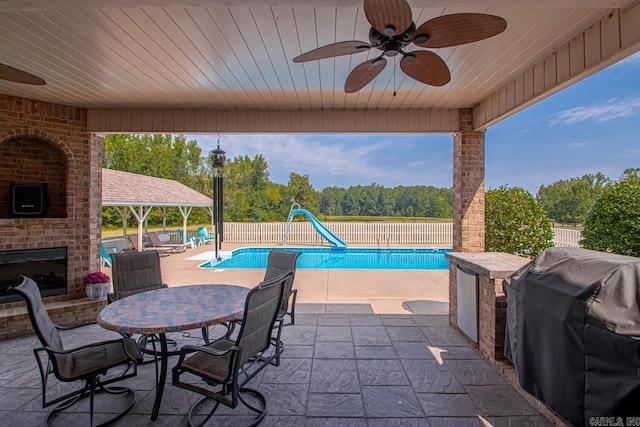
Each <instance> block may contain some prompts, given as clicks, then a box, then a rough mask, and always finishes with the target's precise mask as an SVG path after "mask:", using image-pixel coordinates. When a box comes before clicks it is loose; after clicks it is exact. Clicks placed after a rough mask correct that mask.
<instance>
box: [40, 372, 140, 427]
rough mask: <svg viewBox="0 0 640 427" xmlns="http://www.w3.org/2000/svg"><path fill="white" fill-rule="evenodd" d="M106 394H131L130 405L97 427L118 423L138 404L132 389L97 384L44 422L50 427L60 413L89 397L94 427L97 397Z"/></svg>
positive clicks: (56, 409) (60, 407) (63, 405)
mask: <svg viewBox="0 0 640 427" xmlns="http://www.w3.org/2000/svg"><path fill="white" fill-rule="evenodd" d="M102 392H105V393H107V394H113V395H115V394H124V393H128V394H130V395H131V396H130V400H129V403H128V405H127V407H126V408H125V409H124V410H122V411H121V412H120V413H118V414H116V415H115V416H112V417H111V418H109V419H107V420H105V421H104V422H102V423H100V424H97V425H95V427H105V426H108V425H111V424H113V423H115V422H116V421H118V420H119V419H121V418H122V417H124V416H125V415H126V414H127V413H129V411H131V409H132V408H133V406H134V405H135V404H136V394H135V392H134V391H133V390H131V389H130V388H127V387H105V386H103V385H102V384H100V382H99V381H98V382H95V383H93V384H92V385H91V386H90V387H89V388H87V390H85V391H84V392H83V393H80V394H78V395H76V396H74V397H72V398H71V399H69V400H66V401H64V402H62V403H61V404H60V405H58V406H56V407H55V408H54V409H53V410H52V411H51V412H50V413H49V414H48V415H47V417H46V418H45V420H44V423H43V424H44V426H46V427H48V426H50V425H51V422H52V421H53V420H54V418H55V415H57V414H58V413H60V412H61V411H63V410H65V409H67V408H70V407H71V406H73V405H74V404H76V403H77V402H79V401H80V400H81V399H83V398H85V397H87V396H88V397H89V425H90V426H91V427H93V426H94V421H93V419H94V409H95V396H96V395H98V394H100V393H102Z"/></svg>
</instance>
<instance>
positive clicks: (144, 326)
mask: <svg viewBox="0 0 640 427" xmlns="http://www.w3.org/2000/svg"><path fill="white" fill-rule="evenodd" d="M248 293H249V289H248V288H245V287H242V286H235V285H224V284H215V285H212V284H204V285H190V286H179V287H172V288H163V289H157V290H153V291H149V292H143V293H139V294H135V295H132V296H129V297H127V298H123V299H119V300H117V301H115V302H113V303H111V304H108V305H107V306H106V307H105V308H103V309H102V310H101V311H100V313H98V317H97V323H98V325H100V326H102V327H103V328H105V329H109V330H111V331H116V332H119V333H122V334H129V335H132V334H144V335H150V334H157V335H158V336H159V337H160V352H159V356H160V374H159V375H158V374H157V369H156V375H157V377H156V397H155V402H154V405H153V411H152V412H151V420H153V421H155V420H156V419H157V418H158V413H159V411H160V403H161V402H162V394H163V392H164V386H165V383H166V377H167V364H168V358H169V355H170V354H169V351H168V349H167V338H166V334H167V333H168V332H179V331H185V330H191V329H200V328H203V327H207V326H211V325H215V324H218V323H222V322H229V321H233V320H241V319H242V314H243V310H244V302H245V299H246V297H247V294H248Z"/></svg>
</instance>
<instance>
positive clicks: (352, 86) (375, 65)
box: [344, 57, 387, 93]
mask: <svg viewBox="0 0 640 427" xmlns="http://www.w3.org/2000/svg"><path fill="white" fill-rule="evenodd" d="M386 65H387V59H386V58H384V57H379V58H374V59H371V60H369V61H366V62H363V63H362V64H360V65H358V66H357V67H356V68H354V69H353V70H351V73H349V77H347V81H346V82H344V91H345V92H346V93H354V92H357V91H359V90H360V89H362V88H363V87H365V86H366V85H367V84H369V82H370V81H371V80H373V79H375V78H376V76H377V75H378V74H380V72H381V71H382V70H384V67H385V66H386Z"/></svg>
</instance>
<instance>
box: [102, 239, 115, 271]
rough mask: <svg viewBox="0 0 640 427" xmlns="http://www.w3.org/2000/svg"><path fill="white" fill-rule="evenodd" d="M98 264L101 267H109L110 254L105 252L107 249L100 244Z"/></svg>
mask: <svg viewBox="0 0 640 427" xmlns="http://www.w3.org/2000/svg"><path fill="white" fill-rule="evenodd" d="M100 263H101V265H102V267H107V266H109V267H111V264H112V261H111V254H110V253H109V252H107V249H106V248H105V247H104V244H103V243H102V242H100Z"/></svg>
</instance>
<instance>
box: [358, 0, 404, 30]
mask: <svg viewBox="0 0 640 427" xmlns="http://www.w3.org/2000/svg"><path fill="white" fill-rule="evenodd" d="M364 14H365V16H366V17H367V21H369V23H370V24H371V26H372V27H373V28H375V29H376V30H377V31H378V32H380V33H382V34H384V35H386V36H388V37H393V36H395V35H398V34H402V33H403V32H404V30H406V29H407V28H409V26H410V25H411V21H412V17H411V7H410V6H409V3H407V2H406V0H364Z"/></svg>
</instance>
